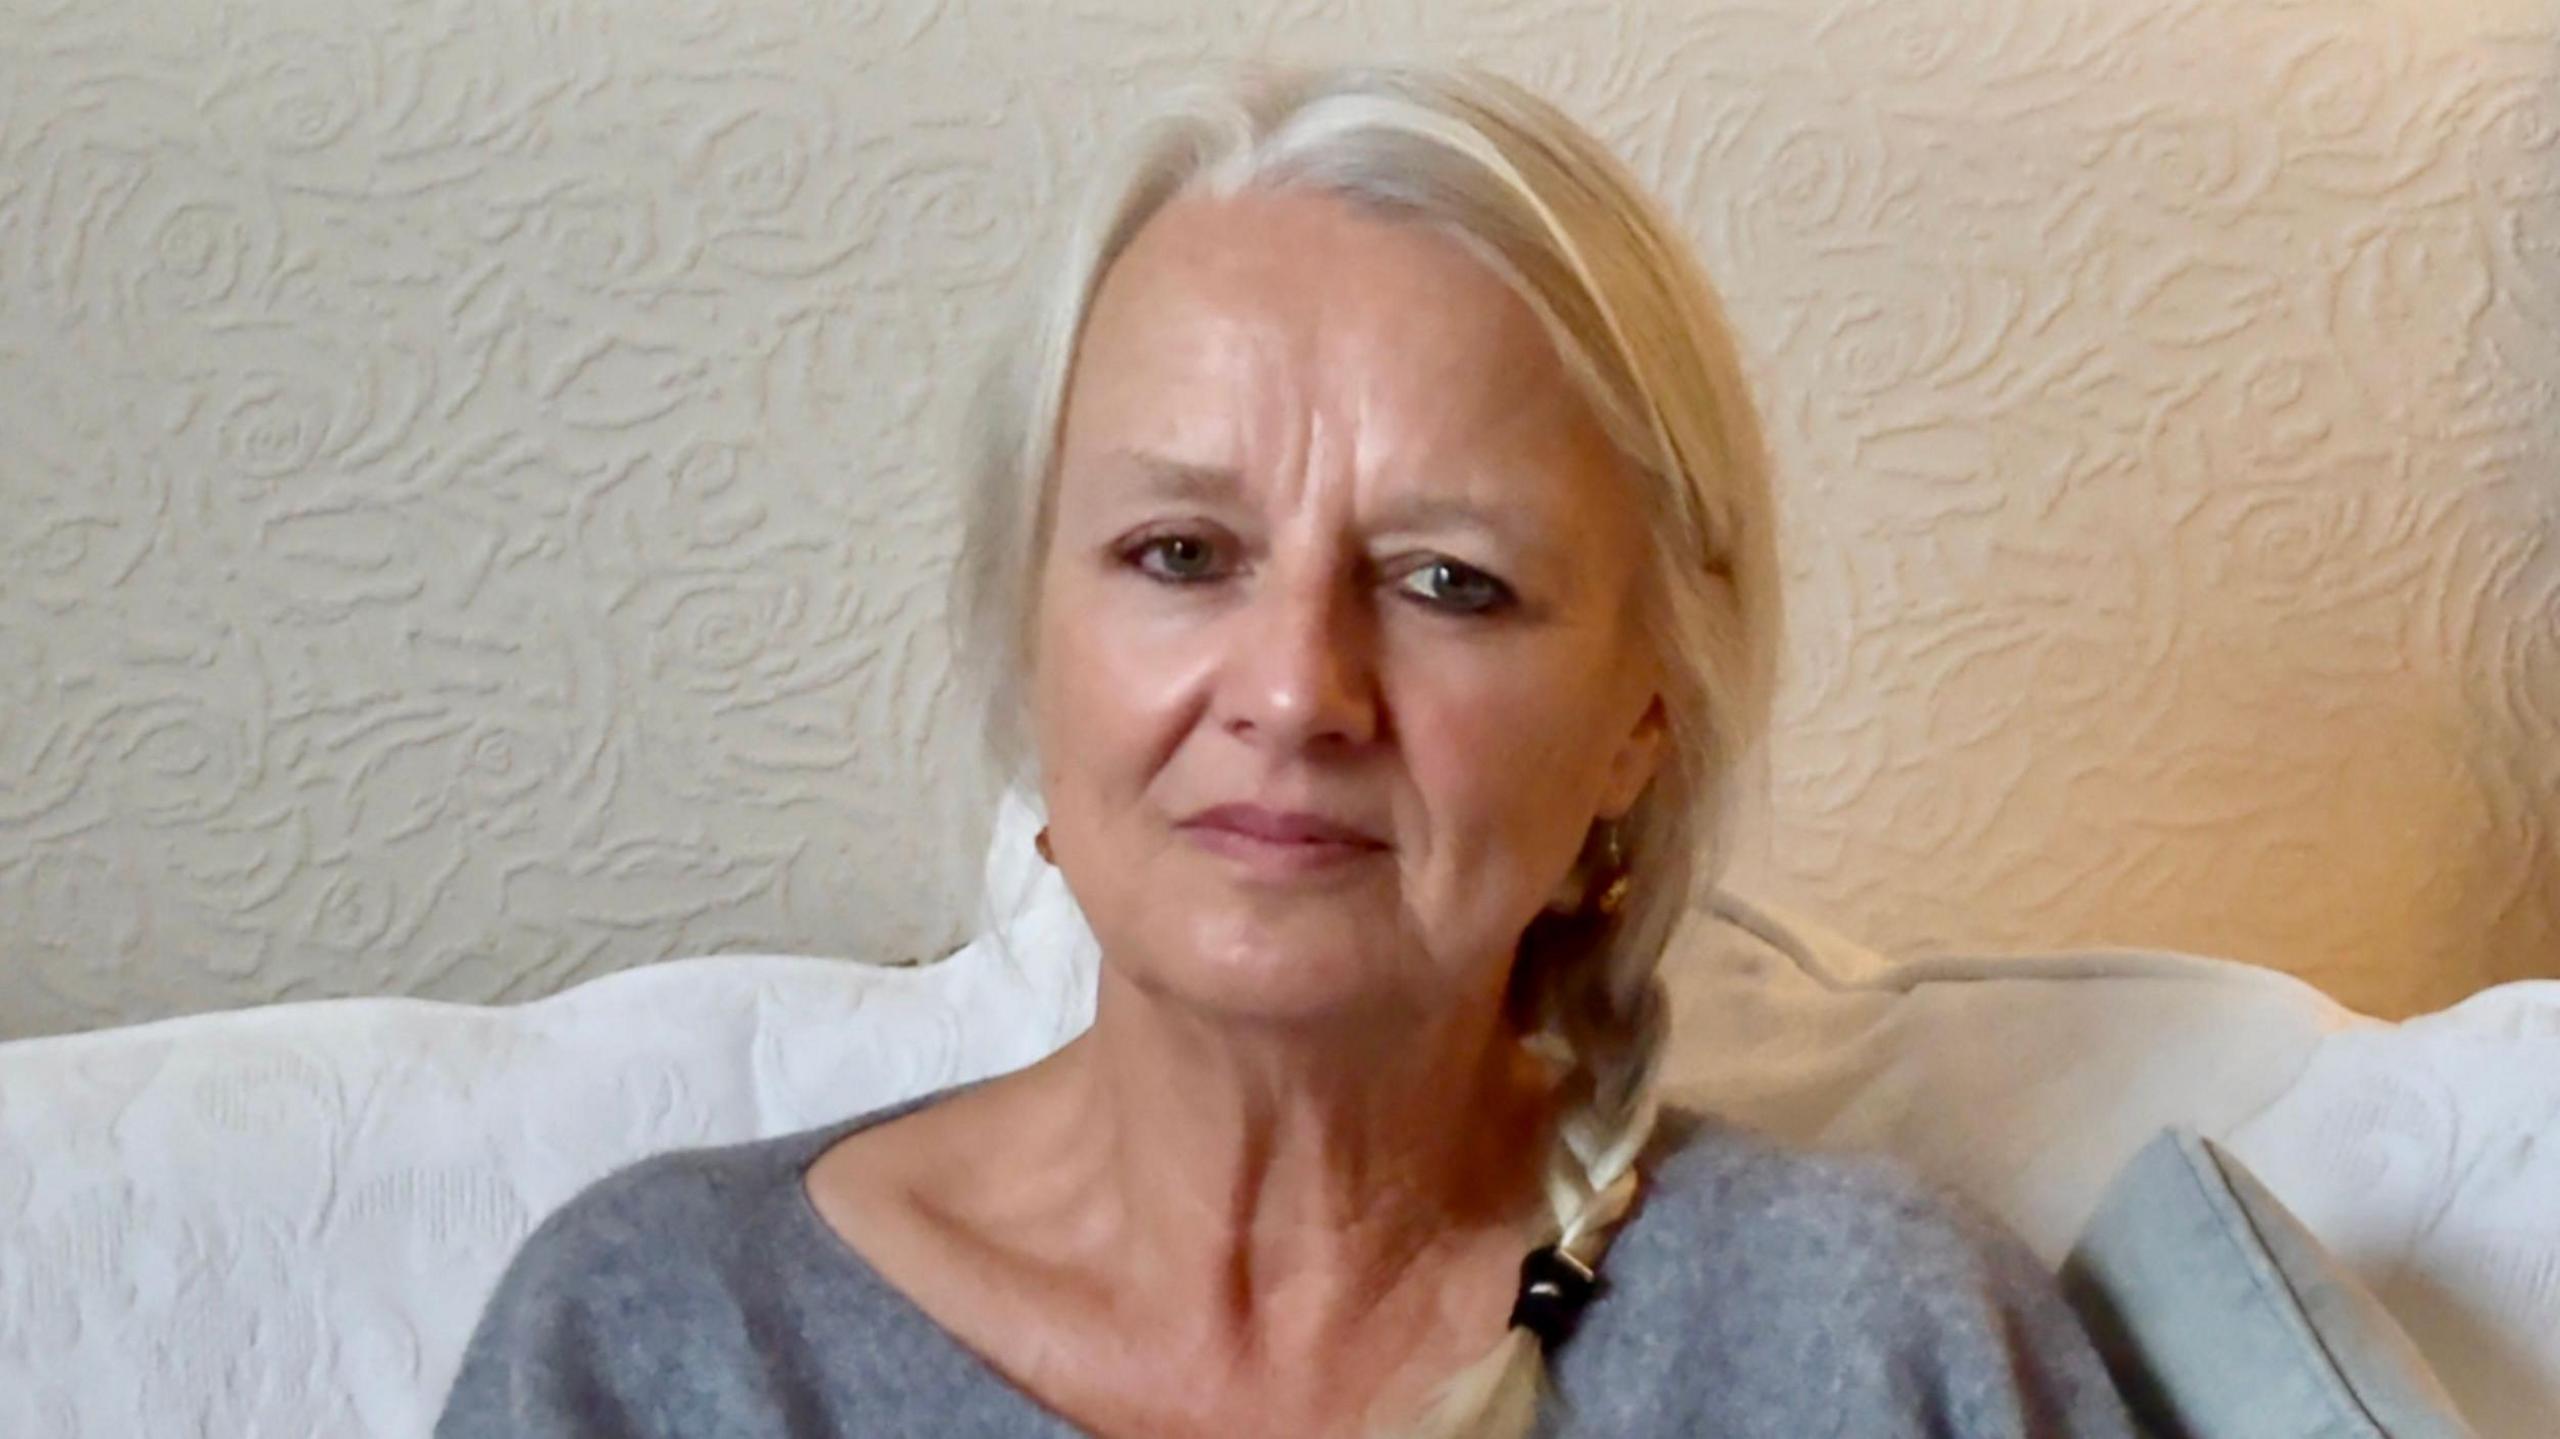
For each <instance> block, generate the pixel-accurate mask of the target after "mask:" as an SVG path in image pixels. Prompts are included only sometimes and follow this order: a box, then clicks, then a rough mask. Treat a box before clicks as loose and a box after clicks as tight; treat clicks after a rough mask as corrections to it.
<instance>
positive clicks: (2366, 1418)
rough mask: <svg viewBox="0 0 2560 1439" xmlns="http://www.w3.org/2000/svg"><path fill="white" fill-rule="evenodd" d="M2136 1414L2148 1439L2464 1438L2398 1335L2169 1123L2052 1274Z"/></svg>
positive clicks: (2280, 1218) (2271, 1208)
mask: <svg viewBox="0 0 2560 1439" xmlns="http://www.w3.org/2000/svg"><path fill="white" fill-rule="evenodd" d="M2062 1273H2063V1289H2064V1292H2065V1293H2066V1294H2067V1295H2069V1296H2070V1299H2071V1302H2072V1304H2073V1305H2074V1307H2076V1308H2078V1309H2079V1311H2080V1316H2081V1319H2082V1320H2083V1322H2084V1323H2086V1324H2087V1326H2088V1328H2089V1332H2090V1334H2091V1335H2092V1336H2093V1337H2095V1338H2096V1340H2097V1341H2098V1347H2099V1350H2100V1352H2102V1353H2104V1354H2105V1355H2106V1358H2107V1363H2108V1365H2109V1367H2110V1368H2111V1369H2112V1370H2113V1371H2114V1373H2115V1376H2116V1382H2117V1384H2118V1385H2119V1386H2120V1387H2121V1388H2122V1389H2123V1390H2124V1393H2125V1395H2126V1397H2127V1398H2128V1399H2129V1400H2130V1401H2131V1402H2132V1404H2133V1408H2134V1413H2135V1416H2136V1417H2137V1418H2138V1419H2139V1420H2140V1421H2141V1422H2142V1423H2143V1424H2144V1425H2145V1426H2147V1427H2148V1428H2150V1429H2151V1430H2152V1431H2153V1432H2154V1433H2155V1434H2157V1435H2158V1436H2160V1439H2458V1436H2459V1439H2468V1436H2470V1435H2471V1430H2470V1428H2469V1427H2468V1426H2467V1425H2465V1424H2464V1423H2463V1421H2462V1418H2461V1415H2460V1414H2459V1413H2458V1412H2457V1411H2456V1410H2455V1409H2454V1406H2453V1401H2452V1400H2451V1399H2450V1398H2448V1397H2447V1396H2446V1394H2445V1392H2444V1389H2443V1387H2442V1386H2441V1385H2439V1384H2438V1383H2437V1382H2436V1378H2435V1375H2434V1373H2433V1372H2432V1371H2430V1370H2429V1369H2428V1368H2427V1363H2426V1360H2425V1359H2424V1358H2423V1357H2422V1356H2420V1355H2419V1353H2418V1351H2417V1348H2416V1346H2415V1345H2413V1344H2411V1343H2410V1342H2409V1339H2408V1336H2406V1335H2405V1334H2403V1333H2402V1332H2401V1331H2400V1326H2399V1325H2397V1324H2396V1323H2394V1322H2392V1319H2391V1316H2390V1314H2389V1313H2388V1312H2386V1311H2385V1310H2384V1309H2383V1307H2382V1306H2381V1304H2380V1303H2379V1302H2378V1301H2376V1300H2375V1299H2374V1297H2373V1296H2372V1295H2371V1294H2369V1293H2367V1292H2366V1291H2365V1289H2364V1286H2362V1285H2361V1284H2358V1283H2357V1282H2356V1279H2355V1276H2354V1275H2352V1274H2350V1273H2348V1272H2347V1271H2346V1269H2345V1268H2344V1267H2342V1266H2341V1265H2339V1264H2338V1262H2337V1261H2336V1260H2335V1259H2334V1258H2333V1257H2332V1256H2331V1255H2330V1254H2329V1252H2328V1251H2327V1250H2326V1249H2325V1248H2323V1247H2322V1246H2321V1244H2320V1241H2319V1239H2318V1238H2317V1237H2315V1236H2314V1235H2313V1234H2312V1233H2311V1231H2309V1230H2308V1229H2305V1228H2304V1227H2303V1226H2302V1223H2301V1221H2299V1220H2297V1219H2295V1218H2294V1217H2293V1215H2292V1213H2291V1212H2290V1211H2288V1210H2287V1209H2286V1208H2285V1207H2284V1205H2283V1204H2281V1203H2279V1202H2278V1201H2277V1199H2276V1197H2275V1196H2274V1195H2273V1194H2270V1193H2268V1192H2267V1189H2266V1187H2265V1186H2264V1185H2262V1184H2260V1183H2259V1182H2258V1181H2257V1178H2256V1177H2255V1176H2253V1175H2252V1174H2250V1173H2249V1171H2248V1170H2247V1168H2245V1167H2244V1166H2242V1165H2241V1163H2240V1162H2239V1161H2238V1160H2236V1159H2234V1158H2232V1157H2231V1155H2230V1154H2229V1153H2228V1152H2226V1151H2224V1150H2223V1149H2221V1148H2219V1147H2218V1146H2216V1145H2214V1144H2213V1143H2212V1142H2210V1141H2208V1140H2206V1139H2204V1138H2202V1137H2200V1136H2198V1135H2196V1134H2195V1133H2193V1132H2191V1131H2188V1130H2184V1129H2172V1130H2169V1131H2167V1132H2165V1133H2163V1134H2162V1135H2161V1136H2160V1137H2159V1138H2157V1139H2155V1140H2153V1141H2152V1142H2151V1143H2150V1144H2149V1145H2147V1146H2145V1147H2144V1148H2143V1150H2142V1152H2141V1153H2139V1154H2137V1155H2135V1156H2134V1158H2133V1160H2132V1162H2131V1163H2129V1164H2127V1165H2126V1166H2125V1169H2124V1172H2123V1173H2122V1174H2121V1175H2119V1176H2118V1177H2117V1179H2116V1180H2115V1182H2114V1183H2113V1184H2112V1185H2110V1186H2109V1187H2108V1190H2107V1193H2106V1196H2105V1197H2104V1198H2103V1199H2101V1200H2100V1201H2099V1206H2098V1212H2097V1214H2096V1216H2095V1217H2094V1218H2092V1219H2091V1220H2090V1222H2089V1227H2088V1229H2087V1231H2086V1232H2085V1233H2084V1234H2083V1235H2082V1236H2081V1239H2080V1243H2079V1244H2078V1246H2077V1247H2075V1248H2074V1249H2073V1250H2072V1253H2071V1257H2070V1259H2069V1260H2068V1261H2066V1262H2065V1264H2064V1265H2063V1271H2062Z"/></svg>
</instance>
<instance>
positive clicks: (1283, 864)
mask: <svg viewBox="0 0 2560 1439" xmlns="http://www.w3.org/2000/svg"><path fill="white" fill-rule="evenodd" d="M1056 484H1057V492H1056V495H1055V497H1054V503H1055V511H1054V522H1053V525H1052V528H1051V532H1050V535H1049V539H1048V543H1047V548H1046V552H1045V555H1044V558H1043V562H1042V570H1041V575H1040V581H1039V585H1038V606H1039V608H1038V619H1037V621H1036V626H1035V633H1034V640H1033V651H1034V656H1035V659H1034V671H1035V673H1034V677H1033V685H1032V692H1033V704H1034V708H1035V721H1034V722H1035V726H1036V735H1037V743H1038V746H1039V751H1040V759H1041V766H1042V771H1043V774H1044V776H1045V789H1046V798H1047V801H1048V806H1049V817H1050V831H1051V836H1052V839H1053V842H1054V845H1055V849H1056V852H1057V855H1058V861H1059V863H1060V865H1061V866H1062V867H1063V868H1064V869H1065V871H1066V873H1067V876H1068V878H1069V880H1070V882H1071V884H1072V887H1073V888H1074V890H1075V893H1076V896H1077V898H1078V900H1079V901H1080V902H1081V904H1082V905H1083V908H1084V910H1085V913H1086V915H1087V916H1088V918H1089V919H1090V920H1091V921H1092V924H1093V927H1094V930H1095V933H1096V934H1097V936H1098V937H1099V938H1100V939H1101V941H1102V945H1103V951H1104V954H1105V955H1106V956H1107V957H1108V962H1109V963H1110V964H1111V965H1112V966H1113V967H1114V968H1115V970H1117V971H1118V972H1119V973H1120V974H1121V975H1123V976H1124V977H1126V978H1130V979H1132V980H1134V981H1135V982H1137V983H1138V984H1140V985H1142V986H1144V987H1147V988H1149V989H1152V990H1156V991H1159V992H1171V993H1174V994H1177V995H1179V996H1181V997H1183V998H1185V999H1188V1000H1190V1001H1192V1002H1195V1003H1197V1004H1200V1005H1202V1006H1204V1007H1207V1008H1210V1009H1213V1010H1216V1011H1220V1012H1227V1013H1233V1014H1238V1015H1251V1016H1258V1017H1263V1018H1270V1019H1288V1018H1315V1017H1320V1016H1328V1015H1345V1014H1352V1013H1365V1014H1368V1015H1370V1016H1372V1017H1391V1016H1395V1015H1398V1014H1410V1013H1412V1012H1415V1011H1416V1010H1427V1009H1428V1008H1430V1007H1432V1006H1436V1005H1439V1004H1441V1003H1444V1002H1445V1001H1446V1000H1447V998H1448V997H1449V996H1450V995H1452V994H1453V993H1457V992H1464V991H1471V990H1472V991H1476V992H1478V993H1483V992H1486V991H1491V992H1495V993H1498V992H1499V989H1500V987H1501V984H1502V982H1503V980H1504V978H1505V976H1506V975H1507V972H1508V968H1509V965H1510V961H1511V955H1512V952H1513V949H1514V947H1515V946H1516V944H1517V943H1518V940H1519V937H1520V934H1521V931H1522V930H1523V929H1524V928H1525V927H1526V925H1527V924H1528V923H1529V921H1530V920H1531V919H1532V918H1533V917H1535V915H1536V913H1537V911H1538V910H1539V909H1540V908H1541V907H1542V906H1543V905H1545V904H1546V903H1547V902H1548V901H1549V900H1550V898H1551V897H1552V896H1554V894H1555V893H1556V890H1557V888H1558V885H1559V883H1560V882H1561V881H1562V880H1563V879H1564V878H1565V876H1566V875H1567V873H1568V872H1569V870H1570V869H1571V866H1572V863H1573V860H1574V857H1575V855H1576V853H1577V852H1578V851H1579V849H1580V848H1581V845H1582V842H1583V838H1584V835H1585V833H1586V832H1587V830H1588V829H1589V826H1590V825H1591V822H1592V821H1593V820H1594V819H1595V818H1597V817H1602V816H1606V815H1614V814H1617V813H1619V812H1622V811H1623V810H1624V809H1625V808H1626V807H1627V806H1628V805H1630V804H1632V803H1633V802H1634V800H1635V798H1636V796H1637V795H1638V793H1639V792H1640V791H1641V790H1642V788H1643V786H1644V783H1645V781H1646V780H1647V779H1648V778H1649V777H1650V776H1651V773H1652V770H1653V766H1654V763H1655V759H1656V755H1657V751H1658V749H1659V746H1660V744H1661V743H1662V714H1661V709H1660V706H1659V705H1658V704H1657V703H1656V702H1655V694H1656V688H1657V686H1656V682H1655V680H1654V678H1653V670H1652V667H1651V665H1650V663H1649V662H1648V660H1647V657H1646V652H1645V651H1644V649H1643V647H1642V645H1641V643H1640V642H1639V640H1638V637H1637V629H1636V614H1635V584H1634V577H1635V574H1636V570H1637V566H1638V563H1639V556H1640V555H1642V554H1643V552H1644V546H1645V543H1646V541H1645V534H1644V530H1643V521H1642V519H1641V517H1640V515H1639V512H1638V511H1637V509H1636V506H1635V503H1634V500H1633V498H1632V496H1631V495H1630V494H1629V493H1628V490H1627V485H1628V480H1627V478H1626V476H1625V474H1624V473H1623V472H1622V471H1621V469H1620V464H1619V461H1618V460H1617V458H1616V456H1615V454H1614V452H1613V451H1612V449H1611V448H1610V446H1609V445H1608V443H1607V441H1606V439H1605V438H1604V436H1603V434H1602V431H1601V429H1600V427H1599V424H1598V422H1597V420H1596V419H1595V418H1594V417H1593V416H1592V415H1591V414H1589V413H1588V411H1587V409H1586V407H1585V406H1584V405H1583V403H1582V402H1581V400H1580V398H1579V397H1578V395H1577V394H1576V392H1575V391H1574V390H1573V389H1572V387H1571V385H1570V383H1569V382H1568V381H1567V379H1566V378H1565V374H1564V371H1563V369H1562V367H1561V365H1560V363H1559V362H1558V360H1557V359H1556V357H1555V355H1554V353H1553V351H1552V350H1551V348H1550V347H1549V345H1548V344H1547V341H1546V337H1545V334H1544V332H1543V331H1542V330H1541V328H1540V326H1539V324H1538V322H1537V320H1536V319H1535V318H1534V316H1533V315H1532V314H1531V313H1530V311H1529V309H1528V308H1527V307H1526V306H1525V305H1524V304H1522V303H1521V301H1520V300H1519V299H1518V298H1517V297H1516V296H1514V295H1513V294H1512V293H1511V292H1510V291H1509V290H1508V289H1507V288H1506V287H1505V286H1504V285H1503V284H1502V282H1501V281H1500V280H1498V279H1497V278H1496V277H1495V276H1494V275H1493V273H1492V272H1491V271H1489V270H1487V269H1486V268H1484V267H1483V266H1482V265H1480V264H1478V263H1477V262H1476V261H1475V260H1474V259H1473V258H1471V257H1470V256H1469V255H1468V253H1467V252H1466V251H1465V250H1463V249H1461V248H1460V247H1459V246H1458V245H1457V244H1456V243H1455V242H1453V241H1451V240H1450V239H1448V238H1446V237H1445V236H1442V235H1439V234H1436V233H1434V232H1432V231H1430V230H1427V229H1424V228H1421V227H1418V226H1411V225H1397V224H1393V223H1389V222H1384V221H1380V220H1377V219H1373V218H1369V217H1366V216H1364V215H1362V214H1361V213H1360V212H1358V211H1356V210H1353V209H1351V208H1349V207H1348V206H1346V205H1345V204H1344V203H1343V202H1340V201H1337V200H1334V199H1331V198H1329V197H1324V196H1320V195H1315V194H1312V193H1308V192H1303V191H1300V192H1266V193H1258V194H1248V195H1245V196H1241V197H1238V198H1234V199H1226V200H1212V199H1197V198H1193V199H1184V200H1180V201H1177V202H1175V203H1173V204H1172V205H1169V206H1167V207H1166V208H1165V209H1164V210H1162V211H1160V212H1158V214H1157V215H1156V216H1155V217H1154V218H1153V219H1152V220H1151V221H1149V222H1148V224H1147V225H1146V226H1145V227H1144V228H1143V229H1142V230H1141V231H1140V233H1139V234H1138V236H1137V238H1136V239H1135V241H1134V242H1133V243H1132V245H1131V246H1130V247H1129V249H1128V250H1127V251H1126V252H1124V254H1123V255H1122V257H1121V258H1120V260H1119V261H1118V262H1117V263H1116V264H1115V265H1114V266H1113V267H1112V269H1111V271H1110V273H1109V274H1108V275H1107V276H1106V277H1105V279H1104V282H1103V285H1102V287H1101V290H1100V292H1099V294H1098V295H1097V296H1096V297H1095V302H1094V305H1093V308H1092V313H1091V315H1090V318H1089V320H1088V322H1087V327H1086V330H1085V332H1084V335H1083V337H1082V340H1081V343H1080V346H1079V349H1078V352H1077V358H1076V364H1075V370H1074V374H1073V378H1072V382H1071V385H1070V388H1069V394H1068V404H1067V412H1066V418H1065V427H1064V433H1063V439H1062V450H1061V454H1060V461H1059V470H1058V475H1057V480H1056Z"/></svg>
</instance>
